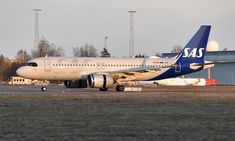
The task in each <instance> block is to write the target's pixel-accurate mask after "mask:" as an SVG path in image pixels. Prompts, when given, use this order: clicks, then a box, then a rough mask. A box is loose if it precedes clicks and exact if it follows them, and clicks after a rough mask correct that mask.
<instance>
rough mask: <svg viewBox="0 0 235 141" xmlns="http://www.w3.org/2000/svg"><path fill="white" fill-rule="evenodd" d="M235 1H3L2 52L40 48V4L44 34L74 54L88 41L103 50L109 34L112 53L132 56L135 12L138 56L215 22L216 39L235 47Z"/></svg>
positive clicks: (182, 43) (222, 45)
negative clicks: (36, 45)
mask: <svg viewBox="0 0 235 141" xmlns="http://www.w3.org/2000/svg"><path fill="white" fill-rule="evenodd" d="M234 6H235V1H234V0H223V1H222V0H0V54H3V55H4V56H6V57H8V58H12V59H13V58H14V57H15V56H16V53H17V51H18V50H20V49H23V50H27V51H28V52H29V53H30V52H31V50H32V49H34V39H35V25H34V24H35V23H34V18H35V15H34V12H33V9H35V8H39V9H42V11H41V12H40V14H39V36H40V38H42V37H43V38H45V39H46V40H48V41H49V42H50V43H54V44H56V45H57V46H58V47H62V48H63V49H64V50H65V55H66V56H68V57H71V56H73V48H74V47H77V46H82V45H84V44H86V43H88V44H93V45H94V46H95V47H96V48H97V49H98V50H99V51H100V50H102V48H103V47H104V38H105V36H107V37H108V40H107V48H108V50H109V52H110V53H111V55H112V56H115V57H123V56H128V54H129V53H128V50H129V36H130V15H129V13H128V11H129V10H135V11H137V12H136V13H135V14H134V48H135V49H134V50H135V54H140V53H141V54H145V55H148V56H151V55H155V54H156V53H163V52H170V51H171V50H172V48H173V46H176V45H180V46H185V44H187V42H188V41H189V40H190V39H191V37H192V36H193V35H194V33H195V32H196V31H197V30H198V29H199V27H200V26H201V25H205V24H206V25H212V29H211V34H210V40H215V41H217V42H218V43H219V45H220V49H223V48H228V49H229V50H235V27H234V25H235V8H234Z"/></svg>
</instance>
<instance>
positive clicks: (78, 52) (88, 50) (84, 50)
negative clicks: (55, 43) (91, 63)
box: [73, 44, 98, 57]
mask: <svg viewBox="0 0 235 141" xmlns="http://www.w3.org/2000/svg"><path fill="white" fill-rule="evenodd" d="M73 55H74V56H75V57H97V56H98V54H97V49H96V48H95V47H94V45H89V44H85V45H84V46H81V47H75V48H73Z"/></svg>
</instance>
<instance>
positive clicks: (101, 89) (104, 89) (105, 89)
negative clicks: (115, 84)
mask: <svg viewBox="0 0 235 141" xmlns="http://www.w3.org/2000/svg"><path fill="white" fill-rule="evenodd" d="M100 91H108V88H100Z"/></svg>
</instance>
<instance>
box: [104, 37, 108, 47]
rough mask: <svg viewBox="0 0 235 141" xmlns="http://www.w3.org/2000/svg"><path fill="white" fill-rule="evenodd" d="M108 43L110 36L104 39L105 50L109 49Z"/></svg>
mask: <svg viewBox="0 0 235 141" xmlns="http://www.w3.org/2000/svg"><path fill="white" fill-rule="evenodd" d="M107 41H108V36H105V37H104V48H106V49H107Z"/></svg>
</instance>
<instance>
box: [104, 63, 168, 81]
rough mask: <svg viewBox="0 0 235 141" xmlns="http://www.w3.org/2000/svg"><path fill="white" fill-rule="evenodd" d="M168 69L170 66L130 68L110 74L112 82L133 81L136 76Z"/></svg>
mask: <svg viewBox="0 0 235 141" xmlns="http://www.w3.org/2000/svg"><path fill="white" fill-rule="evenodd" d="M167 67H168V68H169V67H171V66H165V67H140V68H130V69H125V70H117V71H111V72H108V73H110V74H111V75H112V76H113V78H114V80H116V81H120V80H124V81H130V80H133V79H135V78H136V77H137V76H138V75H141V74H144V73H154V72H158V71H161V70H162V69H163V68H167Z"/></svg>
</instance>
